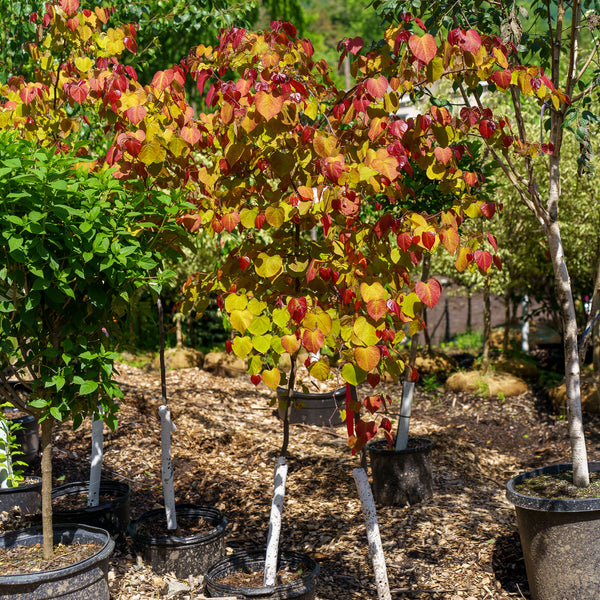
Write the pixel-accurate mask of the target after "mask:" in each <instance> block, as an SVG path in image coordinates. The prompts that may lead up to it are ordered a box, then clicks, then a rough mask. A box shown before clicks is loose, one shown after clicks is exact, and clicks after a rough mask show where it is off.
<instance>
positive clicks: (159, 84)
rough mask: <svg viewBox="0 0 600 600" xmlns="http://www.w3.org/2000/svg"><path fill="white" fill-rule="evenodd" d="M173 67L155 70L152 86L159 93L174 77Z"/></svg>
mask: <svg viewBox="0 0 600 600" xmlns="http://www.w3.org/2000/svg"><path fill="white" fill-rule="evenodd" d="M174 75H175V74H174V73H173V69H167V70H166V71H157V72H156V74H155V75H154V77H153V78H152V87H153V88H155V89H156V90H157V91H158V93H159V94H160V93H161V92H162V91H163V90H165V89H166V88H168V87H169V86H170V85H171V82H172V81H173V77H174Z"/></svg>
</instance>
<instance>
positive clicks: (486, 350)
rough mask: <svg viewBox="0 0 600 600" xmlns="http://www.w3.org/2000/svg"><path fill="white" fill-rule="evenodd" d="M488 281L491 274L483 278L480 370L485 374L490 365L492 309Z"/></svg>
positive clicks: (489, 281)
mask: <svg viewBox="0 0 600 600" xmlns="http://www.w3.org/2000/svg"><path fill="white" fill-rule="evenodd" d="M490 283H491V276H490V275H488V276H487V277H486V278H485V285H484V286H483V355H482V357H481V370H482V372H483V373H484V374H485V373H487V370H488V369H489V367H490V338H491V336H492V311H491V308H490Z"/></svg>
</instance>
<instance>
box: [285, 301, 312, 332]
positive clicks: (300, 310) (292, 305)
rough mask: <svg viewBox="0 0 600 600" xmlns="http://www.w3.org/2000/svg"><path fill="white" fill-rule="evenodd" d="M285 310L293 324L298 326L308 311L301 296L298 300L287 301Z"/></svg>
mask: <svg viewBox="0 0 600 600" xmlns="http://www.w3.org/2000/svg"><path fill="white" fill-rule="evenodd" d="M287 309H288V312H289V313H290V316H291V317H292V319H293V321H294V323H296V325H300V323H302V319H304V316H305V315H306V311H307V309H308V304H307V302H306V298H304V297H303V296H302V297H300V298H290V299H289V301H288V305H287Z"/></svg>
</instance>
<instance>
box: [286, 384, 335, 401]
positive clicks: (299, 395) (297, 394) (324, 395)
mask: <svg viewBox="0 0 600 600" xmlns="http://www.w3.org/2000/svg"><path fill="white" fill-rule="evenodd" d="M277 397H278V398H287V388H285V387H283V386H281V385H278V386H277ZM342 397H343V398H345V397H346V386H344V387H339V388H336V389H335V390H332V391H330V392H309V393H308V394H305V393H304V392H301V391H296V390H294V400H302V399H303V398H312V399H314V400H328V399H330V398H337V399H340V398H342Z"/></svg>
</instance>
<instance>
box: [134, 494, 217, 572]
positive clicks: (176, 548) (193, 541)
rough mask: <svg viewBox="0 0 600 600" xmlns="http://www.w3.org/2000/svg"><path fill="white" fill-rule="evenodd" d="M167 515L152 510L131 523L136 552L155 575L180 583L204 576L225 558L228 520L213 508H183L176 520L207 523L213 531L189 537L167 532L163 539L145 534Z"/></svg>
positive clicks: (157, 510) (178, 508)
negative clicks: (170, 576) (166, 575)
mask: <svg viewBox="0 0 600 600" xmlns="http://www.w3.org/2000/svg"><path fill="white" fill-rule="evenodd" d="M164 514H165V511H164V509H162V508H157V509H154V510H149V511H146V512H145V513H142V515H141V516H140V517H139V518H138V519H136V520H134V521H131V522H130V523H129V527H128V528H127V533H128V534H129V535H130V537H131V539H132V540H133V547H134V550H135V551H136V553H137V554H138V555H139V556H140V557H141V558H142V560H143V561H144V563H146V564H147V565H149V566H150V567H151V568H152V570H153V571H154V572H155V573H158V574H162V573H174V574H175V576H176V577H179V578H180V579H185V578H186V577H188V576H190V575H194V576H197V575H204V573H205V571H206V569H207V568H208V567H209V566H210V565H211V564H212V563H213V562H214V561H215V560H217V559H218V558H220V557H221V556H223V554H225V529H226V527H227V518H226V517H224V516H223V515H222V514H221V511H220V510H218V509H216V508H214V507H212V506H197V505H195V504H180V505H178V506H176V508H175V516H176V518H177V519H179V518H198V519H204V520H205V521H207V522H208V523H209V524H210V525H211V526H212V529H210V530H209V531H204V532H202V533H199V534H197V535H190V536H186V537H179V536H176V535H169V533H168V531H167V530H165V536H164V537H153V536H150V535H146V534H144V533H142V531H143V528H144V524H145V523H147V522H149V521H151V520H152V519H158V518H160V517H163V516H164Z"/></svg>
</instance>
